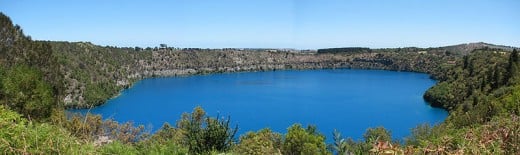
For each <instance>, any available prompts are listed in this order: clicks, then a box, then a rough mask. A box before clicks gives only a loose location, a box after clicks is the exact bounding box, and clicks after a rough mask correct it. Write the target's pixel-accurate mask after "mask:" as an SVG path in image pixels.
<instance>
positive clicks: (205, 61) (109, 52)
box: [52, 42, 451, 108]
mask: <svg viewBox="0 0 520 155" xmlns="http://www.w3.org/2000/svg"><path fill="white" fill-rule="evenodd" d="M52 44H53V47H54V50H55V51H56V52H55V53H58V55H59V56H58V57H60V58H61V59H60V60H62V61H60V63H61V70H62V72H63V75H64V76H65V77H64V82H63V83H64V86H65V88H66V91H65V92H64V94H62V95H61V96H62V98H63V103H64V105H65V106H67V107H81V108H85V107H90V106H95V105H99V104H102V103H103V102H104V101H105V100H106V99H108V98H110V97H113V96H115V95H117V93H118V92H119V91H121V90H122V89H124V88H128V87H130V86H131V85H132V84H133V83H134V82H135V81H138V80H140V79H143V78H150V77H168V76H180V75H193V74H209V73H222V72H240V71H268V70H286V69H322V68H357V69H385V70H397V71H415V72H426V73H432V72H435V70H436V68H438V67H439V66H440V64H443V63H446V62H447V61H448V60H450V59H451V57H449V56H446V55H444V54H436V53H424V52H420V51H418V50H416V51H404V52H402V51H392V50H371V51H370V52H361V53H348V52H338V53H316V52H314V53H302V52H284V51H273V50H241V49H226V50H222V49H212V50H208V49H196V50H194V49H157V50H144V51H136V50H135V49H133V48H115V47H100V46H96V45H92V44H90V43H64V42H54V43H52Z"/></svg>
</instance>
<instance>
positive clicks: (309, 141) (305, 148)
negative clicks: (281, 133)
mask: <svg viewBox="0 0 520 155" xmlns="http://www.w3.org/2000/svg"><path fill="white" fill-rule="evenodd" d="M287 130H288V131H287V134H286V135H285V138H284V141H283V144H282V148H283V154H288V155H293V154H294V155H296V154H297V155H316V154H330V152H328V151H327V145H326V144H325V136H323V135H321V134H319V133H317V131H316V127H314V126H308V127H307V129H304V128H302V126H301V125H300V124H294V125H292V126H291V127H289V128H288V129H287Z"/></svg>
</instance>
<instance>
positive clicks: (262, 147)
mask: <svg viewBox="0 0 520 155" xmlns="http://www.w3.org/2000/svg"><path fill="white" fill-rule="evenodd" d="M281 143H282V136H281V135H280V134H279V133H275V132H272V131H271V130H270V129H269V128H265V129H262V130H260V131H258V132H248V133H246V134H245V135H242V136H240V141H239V143H238V145H237V146H236V147H235V149H234V150H235V151H234V152H236V153H238V154H249V155H262V154H281V150H280V149H281Z"/></svg>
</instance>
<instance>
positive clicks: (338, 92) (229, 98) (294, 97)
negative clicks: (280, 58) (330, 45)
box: [81, 69, 448, 141]
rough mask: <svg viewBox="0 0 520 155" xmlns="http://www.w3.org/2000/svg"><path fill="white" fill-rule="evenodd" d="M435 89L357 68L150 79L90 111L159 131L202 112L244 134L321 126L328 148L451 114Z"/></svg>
mask: <svg viewBox="0 0 520 155" xmlns="http://www.w3.org/2000/svg"><path fill="white" fill-rule="evenodd" d="M434 84H435V81H434V80H432V79H429V76H428V75H427V74H420V73H410V72H393V71H381V70H350V69H336V70H306V71H271V72H248V73H229V74H213V75H198V76H189V77H172V78H151V79H145V80H142V81H140V82H138V83H136V84H135V85H134V86H133V87H132V88H130V89H127V90H124V91H123V92H122V93H121V95H120V96H118V97H117V98H114V99H111V100H109V101H107V103H106V104H103V105H102V106H99V107H96V108H94V109H91V110H90V112H92V113H95V114H101V115H102V116H103V117H105V118H113V119H115V120H117V121H120V122H125V121H133V122H135V123H137V124H143V125H146V126H151V127H152V128H153V130H156V129H158V128H160V127H161V126H162V124H163V123H164V122H170V124H175V121H176V120H178V119H179V118H180V116H181V114H182V113H183V112H191V111H192V110H193V108H194V107H196V106H202V107H203V108H204V110H206V112H207V113H208V114H209V115H211V116H217V115H219V116H231V121H232V123H234V124H238V126H239V131H238V134H242V133H245V132H247V131H251V130H254V131H256V130H259V129H262V128H265V127H269V128H271V129H272V130H274V131H277V132H281V133H285V132H286V129H287V127H289V126H290V125H292V124H293V123H301V124H303V125H307V124H314V125H317V127H318V129H319V130H320V131H321V132H322V133H323V134H325V135H326V136H327V137H329V138H328V139H327V140H328V141H330V137H331V135H332V131H333V129H338V130H339V131H341V132H342V135H344V136H350V137H352V138H354V139H358V138H361V137H362V134H363V133H364V132H365V131H366V129H367V128H368V127H377V126H384V127H386V128H387V129H390V130H391V131H392V135H393V136H394V138H397V139H400V138H403V137H405V136H407V135H409V133H410V128H413V127H415V126H416V125H418V124H422V123H430V124H434V123H439V122H441V121H443V120H444V119H445V118H446V116H447V115H448V113H447V112H446V111H444V110H442V109H437V108H432V107H430V106H429V105H428V104H427V103H426V102H425V101H424V100H423V98H422V94H423V93H424V92H425V91H426V90H427V89H428V88H429V87H431V86H433V85H434ZM85 111H86V110H81V112H85Z"/></svg>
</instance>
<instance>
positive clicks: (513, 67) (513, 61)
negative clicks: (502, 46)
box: [506, 49, 519, 82]
mask: <svg viewBox="0 0 520 155" xmlns="http://www.w3.org/2000/svg"><path fill="white" fill-rule="evenodd" d="M518 61H519V58H518V52H517V51H516V49H514V50H513V52H511V55H510V56H509V61H508V66H507V73H508V76H507V77H506V79H507V80H509V82H515V77H516V76H517V74H518Z"/></svg>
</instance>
